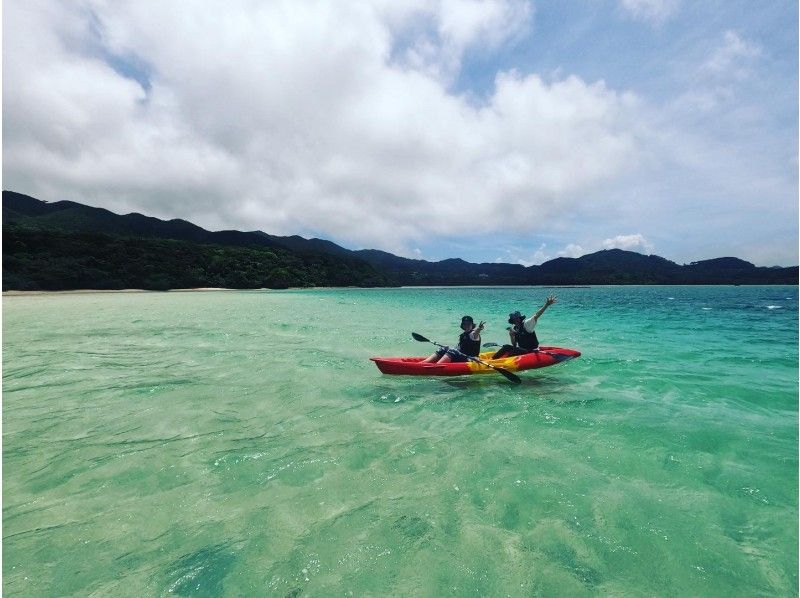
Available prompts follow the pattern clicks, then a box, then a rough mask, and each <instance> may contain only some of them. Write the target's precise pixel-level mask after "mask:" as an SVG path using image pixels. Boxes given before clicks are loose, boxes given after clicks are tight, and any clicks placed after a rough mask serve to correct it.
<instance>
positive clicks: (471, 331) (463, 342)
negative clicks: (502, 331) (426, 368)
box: [422, 316, 484, 363]
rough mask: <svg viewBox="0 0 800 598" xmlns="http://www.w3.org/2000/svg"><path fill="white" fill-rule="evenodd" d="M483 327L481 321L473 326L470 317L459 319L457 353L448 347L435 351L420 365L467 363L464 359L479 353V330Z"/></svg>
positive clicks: (473, 322) (473, 323)
mask: <svg viewBox="0 0 800 598" xmlns="http://www.w3.org/2000/svg"><path fill="white" fill-rule="evenodd" d="M483 326H484V323H483V321H481V323H480V324H478V325H477V326H475V321H474V320H473V319H472V316H464V317H463V318H461V330H463V332H462V333H461V335H460V336H459V337H458V347H457V348H458V351H454V350H453V349H451V348H449V347H445V348H442V349H437V350H436V352H435V353H434V354H433V355H431V356H430V357H428V358H427V359H425V360H424V361H423V362H422V363H448V362H462V361H469V360H468V359H467V357H466V356H467V355H468V356H470V357H477V356H478V353H480V352H481V330H483ZM462 353H463V355H462Z"/></svg>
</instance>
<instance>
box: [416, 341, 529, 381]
mask: <svg viewBox="0 0 800 598" xmlns="http://www.w3.org/2000/svg"><path fill="white" fill-rule="evenodd" d="M411 336H412V337H414V340H415V341H419V342H421V343H431V344H433V345H436V346H437V347H441V348H443V349H449V347H447V346H445V345H440V344H439V343H437V342H436V341H432V340H429V339H427V338H425V337H424V336H422V335H421V334H417V333H416V332H412V333H411ZM450 350H451V351H455V352H456V353H458V354H459V355H461V356H463V357H466V358H467V359H469V360H470V361H474V362H475V363H480V364H481V365H485V366H486V367H487V368H491V369H493V370H494V371H495V372H497V373H498V374H502V375H503V376H504V377H505V378H506V379H508V380H510V381H511V382H513V383H514V384H520V383H521V382H522V380H521V379H520V377H519V376H517V375H516V374H512V373H511V372H509V371H508V370H505V369H503V368H498V367H495V366H493V365H492V364H491V363H486V362H485V361H483V360H482V359H478V358H477V357H471V356H469V355H465V354H464V353H462V352H461V351H459V350H458V349H450Z"/></svg>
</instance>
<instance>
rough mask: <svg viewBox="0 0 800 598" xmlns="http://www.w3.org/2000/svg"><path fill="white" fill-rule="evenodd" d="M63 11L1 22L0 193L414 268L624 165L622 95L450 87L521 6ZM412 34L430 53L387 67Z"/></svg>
mask: <svg viewBox="0 0 800 598" xmlns="http://www.w3.org/2000/svg"><path fill="white" fill-rule="evenodd" d="M77 6H78V8H67V7H66V5H63V4H55V5H51V4H50V3H48V2H45V1H44V0H40V1H39V2H36V1H33V2H22V1H21V0H18V1H17V2H10V3H7V4H6V5H5V6H4V9H5V10H4V18H5V22H6V27H5V28H4V33H5V40H4V43H5V47H4V50H5V56H6V60H5V65H4V67H5V68H4V72H3V83H4V89H5V94H4V115H3V116H4V125H5V126H4V131H3V142H4V152H3V170H4V176H5V179H6V187H7V188H11V189H15V190H19V191H23V192H28V193H31V194H33V195H36V196H39V197H43V198H45V199H63V198H70V199H75V200H77V201H86V202H87V203H92V204H94V205H103V206H105V207H109V208H111V209H125V210H137V211H142V212H145V213H151V214H153V215H157V216H161V217H176V216H177V217H184V218H189V219H192V220H193V221H196V222H197V223H198V224H200V225H203V226H207V227H211V228H222V227H234V228H240V229H247V230H252V229H262V230H265V231H267V232H271V233H277V234H291V233H298V232H299V233H303V232H308V233H313V234H317V235H320V236H328V237H334V238H337V239H340V240H342V242H344V243H346V244H349V245H353V246H370V247H376V248H381V249H386V250H389V251H396V252H402V253H406V254H407V253H410V250H409V249H408V248H409V247H412V246H413V245H412V243H414V242H415V241H418V240H420V239H423V238H426V237H428V236H429V235H433V234H437V235H463V234H464V231H467V230H471V229H472V227H474V225H475V222H476V221H478V222H480V223H481V232H482V233H488V232H492V231H503V230H511V231H524V232H530V231H536V230H542V229H545V228H546V227H547V222H548V218H549V217H550V216H551V215H553V214H555V213H557V212H558V211H562V210H570V209H577V208H578V207H579V206H580V204H581V202H582V201H584V199H583V198H584V193H583V192H584V191H585V190H586V189H589V188H592V187H593V186H594V185H596V184H597V183H599V182H602V181H606V180H610V179H612V178H613V177H615V176H616V175H618V174H619V173H620V172H621V171H623V170H629V169H630V168H631V166H632V164H633V163H634V162H633V158H634V156H635V155H636V150H637V147H638V144H639V140H638V138H637V134H638V133H637V132H636V130H635V127H634V124H633V123H634V122H635V116H636V112H637V109H638V105H637V101H636V98H635V97H634V96H632V95H631V94H626V93H619V92H617V91H614V90H613V89H609V88H608V87H607V86H606V85H604V84H603V83H602V82H597V83H589V82H586V81H584V80H582V79H580V78H578V77H574V76H568V77H565V78H561V79H558V80H554V81H545V80H543V79H542V78H541V77H539V76H537V75H534V74H529V75H525V74H521V73H516V72H506V73H500V74H499V75H498V76H497V80H496V86H495V89H494V92H493V93H492V94H490V96H489V97H488V98H487V100H486V103H485V104H484V105H481V106H475V105H474V104H472V103H470V102H468V101H467V100H466V98H464V97H462V96H459V95H454V94H453V93H452V92H450V91H449V90H448V84H449V80H450V76H451V75H452V73H451V72H446V71H449V70H450V69H458V68H459V66H458V65H459V64H460V59H461V56H462V55H463V53H464V52H465V51H466V49H467V48H469V47H471V46H474V45H477V44H484V43H486V44H487V47H488V48H491V47H498V46H499V45H502V44H503V43H505V42H507V41H508V40H510V39H513V38H514V36H518V35H522V34H523V33H524V31H523V30H524V28H525V27H527V24H528V23H529V19H530V16H531V11H530V9H529V8H528V4H526V3H524V2H520V1H518V0H507V1H502V0H493V1H491V2H486V3H478V2H474V1H467V0H464V1H463V2H459V3H455V2H449V1H442V2H439V3H437V4H435V8H434V9H428V8H427V5H426V4H424V3H422V2H419V3H410V4H409V5H408V7H407V8H404V9H402V8H397V3H388V2H387V3H385V5H381V4H380V3H379V4H376V5H368V4H366V3H359V2H352V3H343V4H338V3H337V4H336V5H335V6H334V5H331V4H326V3H313V2H272V3H265V4H253V3H252V2H248V1H247V0H241V1H236V2H229V3H226V4H225V5H224V7H223V6H222V5H217V4H208V3H202V2H195V3H190V4H189V5H186V4H181V5H175V4H170V3H161V2H144V1H141V0H136V1H131V2H104V1H101V0H96V1H91V2H84V3H81V4H78V5H77ZM420 15H421V16H420ZM420 18H422V19H423V21H424V20H426V19H427V20H428V21H429V23H428V25H430V26H432V27H433V30H434V31H435V35H433V36H430V40H432V41H431V45H430V52H431V55H430V57H429V58H426V59H425V60H423V61H422V63H421V64H419V65H415V64H413V61H408V60H406V61H401V62H400V63H398V62H397V61H396V58H397V56H396V55H395V54H393V53H395V52H396V51H397V49H398V47H401V46H402V45H403V40H406V41H408V40H409V39H410V40H411V41H410V42H409V43H410V45H409V44H406V46H407V48H414V47H417V46H416V44H417V42H418V40H419V39H422V38H424V37H425V35H421V36H417V37H414V36H411V37H410V38H409V37H408V35H409V33H408V32H409V31H413V30H414V25H413V23H414V22H416V21H415V20H417V21H418V20H419V19H420ZM422 30H423V31H427V30H428V28H427V26H424V27H423V28H422ZM487 40H488V41H487ZM98 48H100V50H101V51H98ZM109 56H115V57H121V58H120V60H123V61H124V58H125V57H128V58H130V59H134V60H135V61H136V62H137V64H141V65H144V67H143V69H144V71H145V72H147V73H149V83H150V87H149V89H145V88H143V87H142V86H141V85H139V83H137V81H136V80H135V79H134V78H132V77H129V76H125V75H124V74H121V72H122V71H123V70H124V69H121V68H120V67H119V65H118V64H117V65H115V64H113V62H112V61H110V60H109V58H108V57H109ZM432 64H439V65H447V66H446V67H445V66H443V67H442V68H441V69H436V68H433V69H432V68H430V66H431V65H432Z"/></svg>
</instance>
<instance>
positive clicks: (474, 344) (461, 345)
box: [458, 330, 481, 357]
mask: <svg viewBox="0 0 800 598" xmlns="http://www.w3.org/2000/svg"><path fill="white" fill-rule="evenodd" d="M470 332H472V331H471V330H470V331H469V332H462V333H461V336H459V337H458V350H459V351H461V352H462V353H463V354H464V355H469V356H470V357H477V356H478V354H479V353H480V352H481V341H474V340H472V339H471V338H470V337H469V335H470Z"/></svg>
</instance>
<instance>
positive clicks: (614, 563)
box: [3, 287, 798, 596]
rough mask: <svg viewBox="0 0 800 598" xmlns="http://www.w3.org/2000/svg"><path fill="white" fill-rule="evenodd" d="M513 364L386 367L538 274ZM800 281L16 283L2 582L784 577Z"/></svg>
mask: <svg viewBox="0 0 800 598" xmlns="http://www.w3.org/2000/svg"><path fill="white" fill-rule="evenodd" d="M551 292H556V293H558V296H559V301H558V303H556V304H555V305H554V306H553V307H551V308H550V309H549V310H548V311H547V312H546V313H545V315H544V316H543V317H542V319H541V320H540V323H539V327H538V332H539V337H540V339H541V341H542V343H543V344H550V345H556V346H562V347H570V348H575V349H579V350H580V351H582V352H583V356H582V357H581V358H579V359H577V360H573V361H571V362H567V363H565V364H560V365H558V366H554V367H552V368H547V369H543V370H537V371H531V372H525V373H523V374H522V378H523V384H522V385H519V386H515V385H512V384H510V383H508V382H507V381H506V380H505V379H503V378H502V377H501V376H494V375H485V376H477V377H465V378H430V379H428V378H413V377H394V376H384V375H382V374H380V373H379V372H378V370H377V368H375V366H374V365H373V364H372V363H371V362H369V361H368V358H369V357H370V356H374V355H384V356H386V355H423V354H428V353H429V352H430V350H431V349H432V348H433V347H432V346H431V345H426V344H420V343H417V342H415V341H413V340H412V339H411V335H410V333H411V331H416V332H419V333H421V334H424V335H425V336H427V337H428V338H431V339H434V340H438V341H440V342H446V343H449V342H453V340H454V339H455V337H456V336H457V334H458V322H459V320H460V317H461V316H462V315H464V314H470V315H472V316H473V317H475V319H476V320H478V319H485V320H486V321H487V329H486V331H485V332H484V335H483V336H484V341H485V342H489V341H494V342H498V343H503V342H504V341H505V340H506V337H505V335H506V333H505V326H506V325H507V324H506V323H505V316H506V314H507V313H508V312H509V311H512V310H515V309H520V310H522V311H523V312H525V313H528V314H531V313H532V312H533V311H534V310H535V309H536V308H538V307H539V306H540V305H541V304H542V302H543V301H544V298H545V297H546V296H547V294H549V293H551ZM797 313H798V292H797V288H796V287H594V288H564V289H542V288H499V289H388V290H387V289H376V290H355V289H351V290H304V291H241V292H239V291H236V292H234V291H230V292H206V293H130V294H80V295H43V296H15V297H4V298H3V593H4V595H7V596H67V595H74V596H108V595H126V596H145V595H146V596H167V595H173V596H175V595H187V596H219V595H226V596H243V595H270V596H298V595H301V594H302V595H308V596H327V595H345V596H347V595H353V596H408V595H427V596H439V595H455V596H476V595H477V596H597V595H613V596H796V595H797V592H798V578H797V556H798V555H797V545H798V510H797V503H798V500H797V497H798V318H797Z"/></svg>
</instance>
